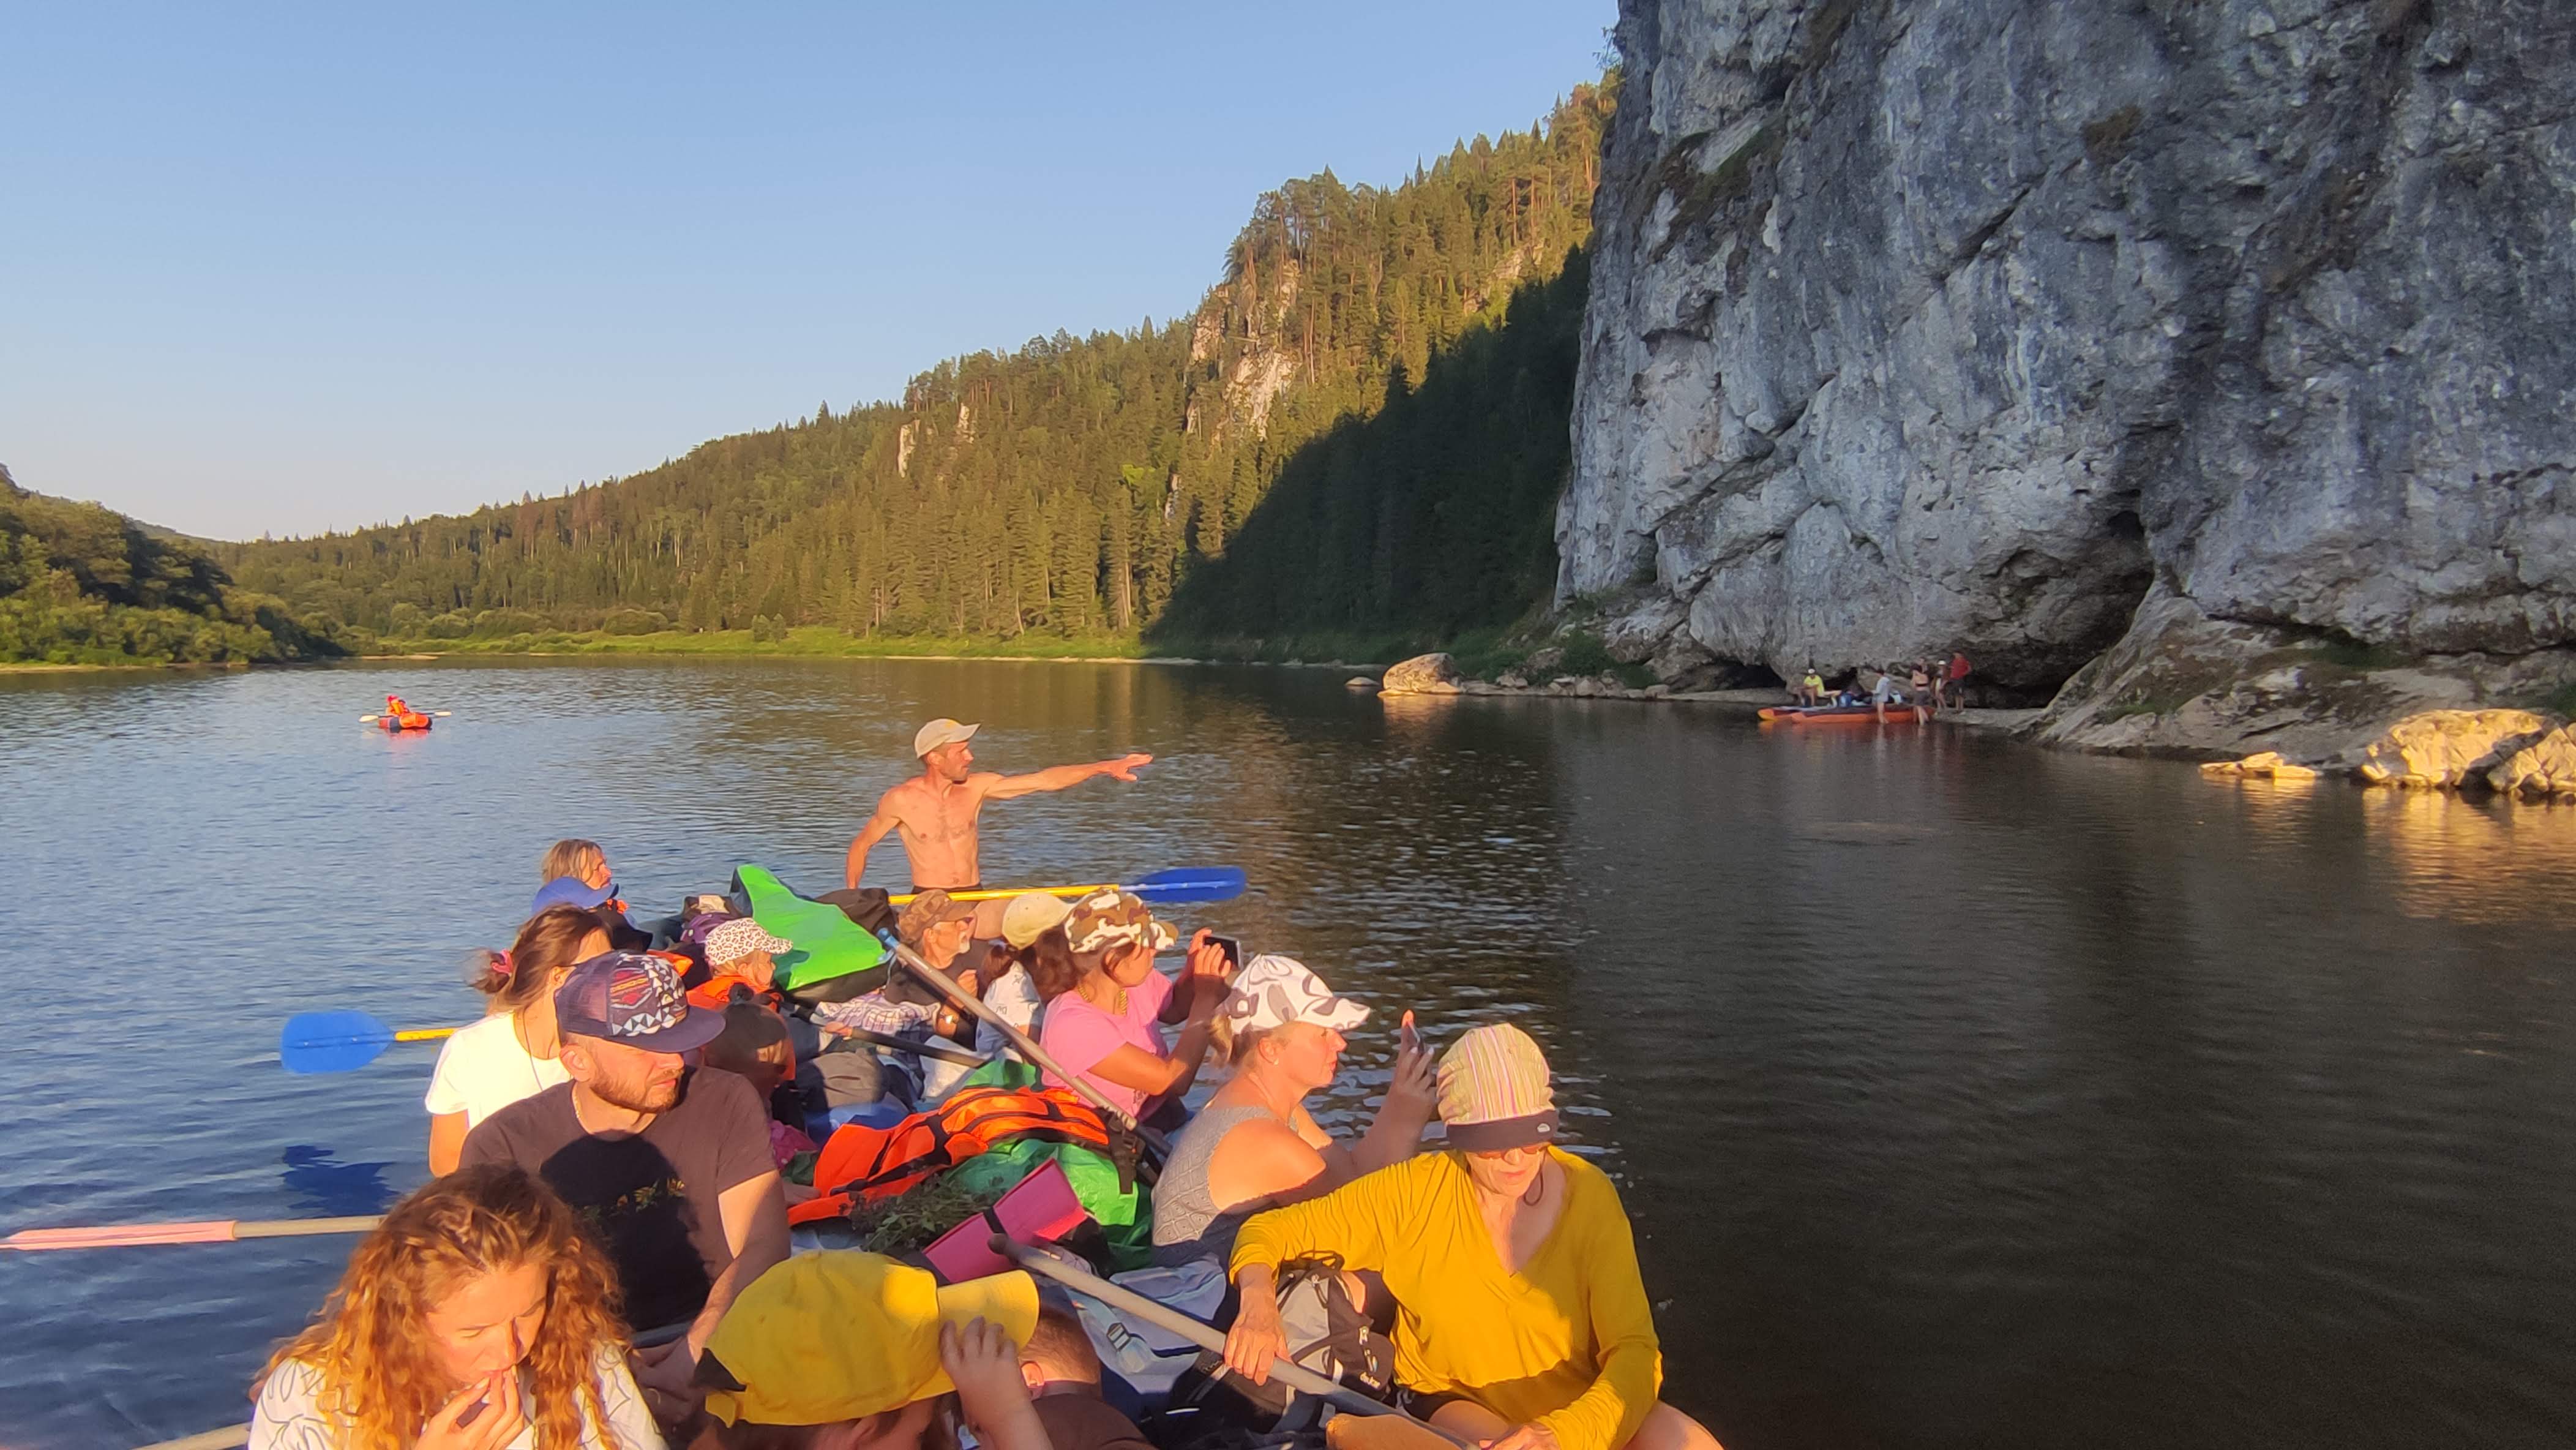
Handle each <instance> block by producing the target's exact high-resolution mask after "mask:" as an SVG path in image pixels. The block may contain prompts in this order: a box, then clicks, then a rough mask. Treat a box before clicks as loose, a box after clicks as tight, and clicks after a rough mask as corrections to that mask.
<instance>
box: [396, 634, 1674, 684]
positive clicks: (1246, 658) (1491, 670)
mask: <svg viewBox="0 0 2576 1450" xmlns="http://www.w3.org/2000/svg"><path fill="white" fill-rule="evenodd" d="M1432 650H1443V651H1446V652H1448V653H1449V654H1451V655H1453V656H1455V657H1456V659H1457V661H1458V666H1459V668H1460V669H1461V670H1463V671H1465V672H1466V673H1467V674H1468V675H1470V676H1472V677H1474V678H1477V679H1487V680H1490V679H1493V678H1494V677H1496V676H1498V675H1500V674H1503V673H1504V672H1506V671H1508V670H1513V669H1521V668H1526V667H1529V666H1530V665H1531V664H1532V656H1533V654H1534V653H1535V654H1537V656H1538V658H1537V669H1538V672H1540V673H1544V674H1550V675H1553V674H1579V675H1591V674H1605V673H1606V674H1614V675H1619V676H1622V677H1623V678H1624V677H1625V676H1627V675H1630V674H1638V675H1641V676H1642V670H1641V668H1640V667H1638V666H1634V665H1620V664H1618V663H1617V662H1616V661H1614V660H1612V659H1611V658H1610V655H1609V652H1608V651H1607V650H1605V649H1603V648H1602V646H1601V642H1600V640H1599V638H1598V637H1597V636H1595V635H1593V634H1592V633H1590V632H1589V631H1587V630H1582V629H1574V630H1568V631H1564V632H1556V633H1552V632H1550V631H1549V630H1548V629H1547V628H1546V626H1545V625H1543V624H1522V625H1515V626H1511V627H1508V628H1505V627H1497V628H1491V629H1480V630H1472V631H1469V632H1467V633H1465V634H1462V635H1460V636H1458V637H1456V638H1455V639H1448V640H1440V639H1432V638H1426V637H1424V636H1422V635H1419V634H1411V633H1403V632H1393V631H1390V632H1386V633H1360V632H1350V633H1308V634H1296V635H1285V636H1277V637H1271V638H1259V639H1256V638H1247V637H1243V636H1224V637H1218V638H1212V639H1184V638H1176V637H1173V636H1169V635H1163V634H1157V635H1155V636H1154V637H1153V638H1151V639H1142V640H1140V639H1137V638H1135V637H1134V636H1131V635H1116V634H1102V635H1077V636H1074V637H1072V638H1066V637H1063V636H1060V635H1052V634H1035V633H1031V634H1024V635H1021V636H1019V637H1017V638H1015V639H976V638H968V637H961V636H942V635H878V636H875V637H873V638H867V639H860V638H856V637H853V636H851V635H847V634H844V633H842V632H841V631H839V630H837V629H833V628H830V627H829V626H822V625H813V626H805V627H801V628H797V629H789V630H750V629H711V630H703V631H689V630H661V631H657V632H654V633H650V634H610V633H607V632H605V631H601V630H582V631H566V630H545V631H537V632H530V633H521V634H511V635H497V636H492V637H488V638H480V639H476V638H467V639H393V638H387V639H382V640H379V641H377V642H376V645H375V647H374V648H373V649H370V650H368V651H367V653H368V654H369V655H371V656H377V657H383V656H401V655H478V654H488V655H735V656H743V657H771V658H828V659H904V658H912V659H923V658H930V659H1044V660H1135V659H1193V660H1213V661H1230V662H1240V663H1255V664H1326V663H1336V662H1338V663H1343V664H1348V665H1351V666H1353V667H1354V668H1358V667H1368V668H1377V667H1382V666H1385V665H1388V664H1392V663H1394V662H1395V661H1397V660H1401V659H1408V658H1410V657H1412V656H1414V655H1418V654H1423V653H1426V652H1429V651H1432ZM1647 682H1648V680H1647V679H1646V678H1642V677H1641V678H1639V679H1638V680H1636V681H1634V682H1633V683H1638V684H1643V683H1647Z"/></svg>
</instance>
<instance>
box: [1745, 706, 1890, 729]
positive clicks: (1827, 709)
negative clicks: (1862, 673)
mask: <svg viewBox="0 0 2576 1450" xmlns="http://www.w3.org/2000/svg"><path fill="white" fill-rule="evenodd" d="M1762 723H1763V724H1765V725H1782V724H1787V725H1879V724H1886V725H1913V724H1917V723H1920V722H1918V721H1916V720H1915V718H1914V707H1913V706H1912V705H1890V706H1888V707H1887V718H1886V719H1885V720H1883V721H1882V720H1880V719H1879V718H1878V709H1877V707H1875V706H1872V705H1813V706H1800V705H1775V706H1773V707H1772V708H1770V709H1768V710H1765V711H1763V712H1762Z"/></svg>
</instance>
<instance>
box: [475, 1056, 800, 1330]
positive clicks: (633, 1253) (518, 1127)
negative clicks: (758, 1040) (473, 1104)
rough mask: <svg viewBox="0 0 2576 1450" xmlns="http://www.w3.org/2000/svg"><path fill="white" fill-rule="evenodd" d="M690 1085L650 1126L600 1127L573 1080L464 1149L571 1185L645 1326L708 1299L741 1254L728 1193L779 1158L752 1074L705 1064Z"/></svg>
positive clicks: (525, 1104) (689, 1313)
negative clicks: (722, 1208)
mask: <svg viewBox="0 0 2576 1450" xmlns="http://www.w3.org/2000/svg"><path fill="white" fill-rule="evenodd" d="M681 1087H682V1092H681V1097H680V1101H679V1102H678V1103H676V1104H674V1105H673V1106H672V1108H671V1109H670V1111H668V1112H665V1113H663V1114H661V1115H660V1116H659V1117H656V1118H655V1119H654V1120H653V1121H652V1122H651V1123H649V1124H647V1125H646V1126H645V1128H644V1131H643V1132H641V1133H599V1134H593V1133H586V1132H584V1131H582V1126H581V1120H580V1119H579V1118H578V1117H576V1116H575V1115H574V1113H573V1106H572V1090H573V1085H572V1084H571V1083H563V1084H561V1085H559V1086H556V1087H551V1088H548V1089H546V1090H545V1091H544V1092H541V1093H539V1094H537V1095H536V1096H535V1097H532V1098H522V1099H520V1100H519V1101H517V1102H515V1103H512V1104H510V1105H509V1106H508V1107H506V1108H503V1109H502V1110H501V1111H499V1112H497V1113H494V1114H493V1115H492V1116H490V1117H488V1118H485V1119H484V1120H483V1121H482V1122H481V1123H479V1124H477V1125H476V1126H475V1128H474V1131H473V1132H471V1133H469V1134H467V1135H466V1138H465V1152H464V1155H463V1157H462V1158H461V1159H460V1160H459V1161H460V1162H461V1163H462V1164H464V1165H467V1166H470V1165H472V1164H476V1163H515V1164H517V1165H518V1166H519V1167H521V1168H525V1169H527V1170H529V1171H530V1172H532V1173H535V1174H537V1175H538V1176H539V1177H542V1178H543V1179H545V1181H546V1182H547V1184H549V1185H550V1186H551V1187H553V1189H554V1191H555V1192H557V1193H560V1194H562V1195H563V1197H564V1201H565V1202H567V1203H570V1204H571V1205H572V1206H573V1210H574V1211H575V1212H576V1213H578V1214H580V1215H581V1219H582V1223H583V1226H584V1227H585V1228H587V1229H588V1230H589V1232H590V1235H591V1241H592V1242H593V1243H596V1244H597V1245H598V1246H599V1248H600V1251H601V1252H602V1253H604V1254H606V1255H607V1256H608V1261H609V1263H610V1264H611V1265H613V1266H614V1267H615V1268H616V1270H617V1281H618V1284H619V1286H620V1287H621V1288H622V1289H623V1290H624V1293H625V1297H626V1322H627V1323H629V1324H631V1325H633V1326H634V1327H635V1328H637V1329H654V1328H658V1327H661V1326H663V1325H668V1324H684V1323H686V1322H688V1321H689V1320H691V1319H694V1318H696V1317H697V1314H698V1311H699V1310H701V1309H704V1308H705V1307H706V1304H707V1291H708V1290H710V1289H712V1288H714V1287H715V1281H716V1277H717V1276H718V1275H720V1274H722V1273H723V1272H724V1271H725V1266H726V1265H728V1264H730V1263H732V1262H733V1252H732V1250H730V1249H729V1248H727V1247H726V1245H725V1233H724V1216H723V1215H722V1214H721V1213H720V1212H719V1211H718V1210H717V1207H716V1197H717V1195H719V1194H721V1193H723V1192H724V1191H725V1190H726V1189H728V1188H731V1187H733V1186H735V1185H736V1184H740V1183H748V1182H750V1181H751V1180H752V1179H754V1178H757V1177H759V1176H760V1175H761V1174H763V1173H769V1172H774V1171H776V1169H777V1167H778V1164H777V1160H775V1159H774V1158H772V1157H771V1156H770V1153H769V1115H768V1114H767V1113H766V1112H764V1111H762V1109H761V1106H760V1100H759V1099H758V1098H757V1097H755V1096H754V1095H753V1093H752V1091H751V1085H750V1084H749V1083H746V1082H744V1081H743V1080H742V1079H741V1078H739V1077H736V1076H734V1075H733V1074H732V1073H729V1072H710V1071H707V1070H705V1069H703V1068H701V1069H698V1070H696V1071H693V1072H691V1073H690V1074H689V1075H688V1076H687V1077H686V1078H684V1079H682V1082H681Z"/></svg>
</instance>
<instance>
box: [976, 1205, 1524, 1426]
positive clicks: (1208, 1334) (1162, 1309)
mask: <svg viewBox="0 0 2576 1450" xmlns="http://www.w3.org/2000/svg"><path fill="white" fill-rule="evenodd" d="M992 1244H993V1252H994V1253H997V1254H1000V1255H1001V1256H1002V1257H1003V1258H1006V1259H1009V1260H1010V1261H1011V1262H1013V1263H1015V1264H1018V1265H1019V1266H1020V1267H1021V1268H1023V1269H1026V1270H1028V1271H1029V1272H1030V1273H1032V1274H1036V1275H1038V1276H1039V1277H1041V1278H1047V1279H1053V1280H1055V1281H1056V1282H1057V1283H1059V1284H1062V1285H1064V1286H1065V1287H1066V1288H1068V1289H1072V1290H1074V1291H1076V1292H1078V1293H1081V1294H1084V1295H1087V1296H1089V1297H1091V1298H1093V1299H1097V1300H1099V1301H1100V1302H1101V1303H1103V1304H1106V1305H1108V1306H1109V1307H1110V1308H1112V1309H1115V1310H1117V1311H1118V1312H1119V1313H1121V1314H1126V1315H1131V1316H1133V1317H1135V1318H1137V1319H1140V1320H1143V1321H1144V1322H1145V1323H1147V1324H1151V1325H1153V1326H1155V1327H1156V1328H1159V1329H1165V1330H1169V1331H1170V1332H1172V1333H1174V1334H1177V1335H1179V1336H1181V1337H1182V1338H1183V1339H1186V1340H1188V1341H1190V1342H1191V1343H1192V1344H1195V1345H1197V1346H1199V1347H1200V1348H1202V1349H1212V1350H1215V1351H1217V1352H1218V1353H1220V1354H1224V1355H1225V1356H1226V1358H1227V1366H1226V1367H1227V1368H1228V1369H1234V1368H1235V1365H1234V1363H1233V1359H1234V1356H1233V1353H1232V1351H1231V1350H1230V1349H1229V1348H1228V1346H1229V1344H1230V1342H1231V1341H1230V1340H1229V1338H1228V1337H1227V1336H1226V1335H1225V1334H1224V1333H1222V1332H1220V1331H1219V1330H1218V1329H1216V1328H1215V1327H1214V1326H1213V1325H1208V1324H1202V1323H1200V1322H1199V1321H1198V1320H1196V1319H1192V1318H1191V1317H1190V1316H1188V1315H1186V1314H1183V1313H1182V1312H1181V1311H1179V1310H1178V1309H1175V1308H1173V1307H1172V1306H1170V1305H1168V1304H1163V1303H1158V1302H1156V1301H1155V1300H1152V1299H1148V1298H1146V1297H1145V1296H1144V1295H1142V1294H1139V1293H1137V1292H1136V1291H1135V1290H1133V1289H1126V1288H1121V1287H1120V1286H1118V1285H1116V1284H1112V1283H1110V1282H1109V1281H1108V1280H1106V1279H1102V1278H1099V1277H1097V1276H1095V1275H1092V1274H1088V1273H1085V1272H1083V1271H1082V1270H1080V1269H1077V1268H1075V1267H1074V1266H1073V1265H1071V1264H1068V1263H1066V1262H1065V1261H1064V1260H1062V1259H1059V1258H1057V1257H1056V1256H1055V1255H1053V1254H1050V1253H1048V1252H1047V1251H1046V1250H1044V1249H1040V1248H1034V1247H1031V1246H1030V1245H1028V1244H1024V1243H1021V1242H1020V1241H1018V1240H1017V1239H1014V1238H1012V1237H1011V1236H1010V1235H1008V1234H995V1235H993V1239H992ZM1244 1303H1245V1309H1246V1310H1247V1311H1248V1310H1249V1309H1250V1307H1251V1303H1252V1300H1251V1296H1250V1295H1248V1294H1247V1295H1246V1296H1245V1298H1244ZM1270 1317H1271V1318H1272V1319H1273V1320H1276V1319H1277V1318H1278V1317H1279V1307H1278V1304H1277V1302H1276V1301H1273V1302H1272V1303H1271V1306H1270ZM1235 1322H1236V1323H1237V1324H1238V1325H1239V1324H1241V1323H1242V1320H1241V1319H1240V1318H1238V1319H1237V1320H1236V1321H1235ZM1286 1347H1287V1345H1286V1340H1285V1337H1284V1336H1282V1339H1281V1343H1280V1348H1281V1349H1282V1350H1284V1349H1285V1348H1286ZM1260 1368H1261V1374H1260V1380H1271V1379H1276V1380H1278V1381H1279V1382H1280V1383H1281V1384H1284V1385H1286V1386H1287V1387H1288V1388H1290V1389H1292V1390H1296V1391H1297V1392H1299V1393H1300V1394H1309V1395H1314V1396H1317V1397H1319V1398H1321V1399H1325V1400H1329V1401H1331V1402H1332V1405H1333V1408H1335V1409H1337V1410H1344V1411H1347V1412H1349V1413H1350V1414H1353V1415H1377V1416H1384V1417H1388V1418H1391V1419H1393V1420H1394V1421H1396V1422H1397V1423H1399V1424H1402V1425H1408V1426H1415V1427H1419V1429H1420V1432H1421V1434H1424V1435H1435V1436H1438V1437H1439V1439H1440V1440H1441V1441H1442V1442H1445V1443H1446V1444H1448V1445H1452V1446H1455V1447H1456V1450H1475V1447H1474V1446H1471V1445H1469V1444H1468V1443H1467V1442H1466V1441H1464V1440H1462V1439H1460V1438H1458V1437H1457V1436H1455V1435H1452V1434H1450V1433H1449V1432H1448V1431H1446V1430H1443V1429H1441V1428H1439V1427H1438V1426H1436V1425H1431V1424H1428V1423H1425V1422H1423V1421H1421V1420H1416V1419H1413V1418H1412V1417H1411V1416H1409V1415H1407V1414H1405V1413H1404V1412H1403V1411H1402V1410H1399V1409H1397V1408H1396V1407H1395V1406H1393V1405H1384V1404H1380V1403H1378V1402H1377V1401H1375V1400H1372V1399H1370V1398H1369V1397H1368V1396H1366V1395H1363V1394H1360V1393H1358V1392H1357V1391H1354V1390H1349V1389H1345V1388H1343V1387H1342V1386H1341V1385H1339V1384H1337V1383H1335V1382H1334V1381H1332V1380H1329V1379H1326V1378H1325V1377H1324V1376H1322V1375H1319V1374H1317V1373H1315V1372H1314V1371H1313V1370H1311V1369H1308V1368H1306V1367H1305V1366H1304V1365H1301V1364H1298V1363H1296V1362H1295V1361H1293V1360H1290V1359H1288V1358H1286V1357H1285V1355H1284V1354H1283V1355H1274V1356H1273V1357H1272V1358H1271V1359H1269V1360H1268V1361H1266V1362H1264V1363H1263V1364H1262V1365H1261V1367H1260ZM1258 1382H1259V1381H1256V1383H1258ZM1415 1438H1416V1439H1419V1436H1416V1437H1415Z"/></svg>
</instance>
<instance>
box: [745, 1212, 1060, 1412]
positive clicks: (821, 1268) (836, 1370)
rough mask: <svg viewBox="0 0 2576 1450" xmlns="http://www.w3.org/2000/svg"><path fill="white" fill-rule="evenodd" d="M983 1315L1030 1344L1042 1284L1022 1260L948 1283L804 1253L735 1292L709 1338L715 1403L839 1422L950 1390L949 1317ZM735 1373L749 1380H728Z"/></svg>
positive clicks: (852, 1255)
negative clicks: (942, 1345)
mask: <svg viewBox="0 0 2576 1450" xmlns="http://www.w3.org/2000/svg"><path fill="white" fill-rule="evenodd" d="M979 1318H981V1319H989V1320H991V1321H992V1322H994V1323H995V1324H999V1325H1000V1326H1002V1328H1003V1329H1004V1330H1005V1331H1007V1332H1008V1333H1009V1334H1010V1336H1011V1338H1012V1340H1013V1341H1014V1342H1016V1343H1019V1344H1026V1343H1028V1342H1029V1334H1030V1332H1031V1331H1032V1330H1034V1329H1035V1328H1036V1327H1037V1322H1038V1286H1037V1284H1036V1282H1035V1281H1034V1280H1032V1279H1030V1278H1029V1276H1028V1275H1026V1274H1024V1273H1021V1272H1019V1271H1018V1270H1013V1271H1012V1272H1010V1273H1007V1274H995V1275H992V1276H991V1277H989V1278H983V1279H972V1280H969V1281H967V1282H966V1283H963V1284H950V1285H945V1286H943V1285H941V1284H940V1282H939V1281H938V1280H937V1279H935V1278H933V1277H932V1276H931V1275H930V1274H929V1272H928V1271H926V1270H922V1269H915V1268H911V1267H908V1266H906V1265H903V1264H898V1263H896V1262H895V1261H894V1260H892V1259H889V1258H887V1257H885V1256H884V1255H882V1254H863V1253H857V1252H854V1251H849V1250H838V1251H834V1250H825V1251H822V1252H818V1253H807V1254H798V1255H797V1256H796V1257H794V1258H792V1259H789V1260H788V1261H787V1262H785V1263H783V1264H778V1265H775V1266H773V1267H772V1268H771V1269H770V1270H769V1272H768V1273H765V1274H763V1275H761V1276H760V1277H759V1278H758V1279H755V1280H753V1281H752V1283H751V1287H749V1288H747V1289H745V1290H743V1291H742V1293H740V1294H739V1295H737V1296H735V1298H734V1301H733V1304H732V1306H731V1307H730V1308H728V1309H726V1310H725V1317H724V1320H723V1322H722V1323H719V1324H718V1325H716V1332H715V1333H714V1334H712V1335H709V1336H708V1337H707V1348H706V1354H705V1355H704V1356H703V1357H702V1358H701V1359H700V1361H699V1367H698V1378H699V1382H700V1383H701V1384H711V1385H712V1386H714V1387H712V1388H710V1390H709V1392H708V1395H707V1412H708V1413H709V1414H712V1415H714V1416H715V1417H716V1418H717V1419H718V1420H721V1421H723V1422H724V1423H726V1424H728V1425H733V1424H740V1423H744V1422H749V1423H751V1424H755V1425H830V1424H836V1423H838V1422H840V1421H842V1420H855V1419H858V1418H860V1417H861V1416H864V1415H873V1414H876V1413H878V1412H879V1411H882V1410H893V1409H899V1408H901V1407H903V1406H905V1405H908V1404H911V1403H912V1402H913V1401H915V1400H926V1399H928V1398H930V1397H931V1396H933V1395H944V1394H946V1393H948V1392H949V1391H950V1390H952V1389H955V1388H956V1386H955V1384H953V1383H952V1382H950V1380H949V1378H948V1371H947V1370H946V1369H944V1368H942V1367H941V1366H940V1363H939V1326H940V1325H942V1324H954V1325H956V1326H958V1327H959V1328H961V1329H962V1328H964V1327H965V1326H966V1325H967V1324H969V1323H971V1322H973V1321H974V1320H976V1319H979ZM709 1360H712V1361H714V1363H712V1364H710V1363H708V1362H707V1361H709ZM728 1379H730V1381H731V1383H732V1384H734V1385H736V1386H738V1387H739V1388H734V1389H726V1388H722V1387H721V1386H723V1385H724V1384H725V1383H726V1382H727V1380H728Z"/></svg>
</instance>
